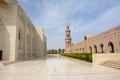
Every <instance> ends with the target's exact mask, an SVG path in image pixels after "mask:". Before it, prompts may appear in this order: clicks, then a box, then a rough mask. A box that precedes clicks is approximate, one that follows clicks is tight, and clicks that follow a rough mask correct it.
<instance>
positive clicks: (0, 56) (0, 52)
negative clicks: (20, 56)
mask: <svg viewBox="0 0 120 80" xmlns="http://www.w3.org/2000/svg"><path fill="white" fill-rule="evenodd" d="M0 60H2V50H0Z"/></svg>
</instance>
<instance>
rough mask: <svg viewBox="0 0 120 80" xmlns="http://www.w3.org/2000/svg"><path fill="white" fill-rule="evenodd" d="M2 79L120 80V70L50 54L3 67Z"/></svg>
mask: <svg viewBox="0 0 120 80" xmlns="http://www.w3.org/2000/svg"><path fill="white" fill-rule="evenodd" d="M0 80H120V70H117V69H113V68H108V67H105V66H99V65H93V64H92V63H89V62H84V61H80V60H76V59H71V58H66V57H60V56H55V55H54V56H53V55H49V56H48V57H47V58H46V59H41V60H31V61H22V62H19V63H15V64H11V65H8V66H4V67H1V68H0Z"/></svg>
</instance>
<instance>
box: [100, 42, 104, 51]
mask: <svg viewBox="0 0 120 80" xmlns="http://www.w3.org/2000/svg"><path fill="white" fill-rule="evenodd" d="M100 50H101V52H102V53H104V45H103V44H102V43H101V44H100Z"/></svg>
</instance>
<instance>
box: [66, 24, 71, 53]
mask: <svg viewBox="0 0 120 80" xmlns="http://www.w3.org/2000/svg"><path fill="white" fill-rule="evenodd" d="M65 32H66V38H65V52H66V53H70V52H71V49H70V46H71V37H70V29H69V25H67V27H66V31H65Z"/></svg>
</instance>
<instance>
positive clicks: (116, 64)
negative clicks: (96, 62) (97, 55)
mask: <svg viewBox="0 0 120 80" xmlns="http://www.w3.org/2000/svg"><path fill="white" fill-rule="evenodd" d="M101 65H103V66H107V67H111V68H116V69H120V62H119V61H111V60H107V61H104V62H103V63H101Z"/></svg>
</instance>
